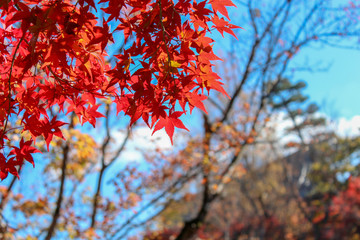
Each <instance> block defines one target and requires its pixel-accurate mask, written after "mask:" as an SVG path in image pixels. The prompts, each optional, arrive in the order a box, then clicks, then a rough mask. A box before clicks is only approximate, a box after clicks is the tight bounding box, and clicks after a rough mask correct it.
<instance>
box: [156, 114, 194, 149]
mask: <svg viewBox="0 0 360 240" xmlns="http://www.w3.org/2000/svg"><path fill="white" fill-rule="evenodd" d="M181 115H183V112H173V113H170V114H169V116H167V117H166V118H163V117H162V116H160V119H159V121H158V122H157V123H156V125H155V128H154V131H153V133H152V134H154V133H155V132H156V131H158V130H160V129H162V128H164V127H165V131H166V133H167V135H168V136H169V137H170V140H171V144H174V143H173V135H174V130H175V127H177V128H182V129H185V130H187V131H189V129H187V128H186V127H185V125H184V124H183V123H182V121H181V120H180V119H179V117H180V116H181Z"/></svg>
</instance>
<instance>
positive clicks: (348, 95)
mask: <svg viewBox="0 0 360 240" xmlns="http://www.w3.org/2000/svg"><path fill="white" fill-rule="evenodd" d="M306 56H309V59H310V56H311V58H313V59H311V62H313V63H315V64H316V63H317V62H318V61H321V63H322V64H320V65H322V66H328V67H329V68H328V69H327V70H326V71H319V72H312V73H311V72H302V73H297V74H296V75H295V78H296V79H299V80H300V79H302V80H305V81H306V82H307V83H308V87H307V88H306V90H305V93H306V94H307V95H308V96H309V97H310V100H311V101H315V102H316V103H318V104H319V106H320V107H321V109H322V110H323V111H324V113H326V114H327V115H329V116H330V117H336V118H340V117H344V118H346V119H350V118H352V117H354V116H356V115H360V93H359V91H360V51H359V50H354V49H340V48H333V47H323V48H319V49H312V48H308V49H306V50H304V52H302V53H300V55H299V56H298V57H299V59H306ZM314 67H317V66H314ZM332 115H333V116H332Z"/></svg>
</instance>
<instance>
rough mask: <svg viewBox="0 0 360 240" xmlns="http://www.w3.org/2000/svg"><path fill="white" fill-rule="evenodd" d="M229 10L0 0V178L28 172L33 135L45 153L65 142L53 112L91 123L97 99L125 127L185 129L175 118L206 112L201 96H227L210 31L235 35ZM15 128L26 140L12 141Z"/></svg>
mask: <svg viewBox="0 0 360 240" xmlns="http://www.w3.org/2000/svg"><path fill="white" fill-rule="evenodd" d="M227 6H234V4H233V3H232V2H231V1H230V0H227V1H219V0H211V1H208V0H205V1H198V2H197V1H189V0H180V1H172V0H157V1H153V0H125V1H116V0H101V1H99V2H98V3H96V2H94V0H78V1H72V0H65V1H59V0H1V1H0V9H1V19H0V21H1V27H0V32H1V33H0V39H1V40H0V51H1V59H0V62H1V64H0V65H1V66H0V81H1V84H0V88H1V90H0V93H1V94H0V134H1V140H0V149H1V152H0V178H1V179H4V178H6V177H7V176H8V173H11V174H13V175H15V176H18V170H19V168H18V167H21V166H22V164H23V162H24V161H28V162H30V163H31V164H33V165H34V160H33V157H32V154H33V153H36V152H38V151H39V150H38V149H36V148H35V147H33V143H34V142H35V141H36V140H37V139H38V138H39V137H43V138H44V139H45V141H46V144H47V149H48V150H49V144H50V142H51V141H52V140H53V138H54V136H57V137H60V138H64V136H63V133H62V131H61V127H63V126H64V125H66V124H67V123H65V122H63V121H60V120H59V119H58V118H57V114H56V113H57V112H63V113H66V114H70V113H74V114H76V116H77V117H78V119H80V121H81V123H82V124H84V123H86V122H89V123H90V124H92V125H93V126H95V123H96V119H97V118H100V117H104V115H103V114H101V113H100V112H99V111H98V108H99V106H100V101H101V100H102V101H103V102H104V101H105V102H111V103H115V104H116V108H117V113H119V112H124V113H125V114H126V115H128V116H130V118H131V123H130V124H133V123H134V122H136V121H137V120H138V119H140V118H142V119H143V120H144V121H145V123H146V124H147V125H148V126H149V127H150V128H152V129H153V131H154V132H155V131H158V130H160V129H162V128H165V131H166V133H167V134H168V135H169V137H170V139H171V141H172V137H173V133H174V129H175V127H176V128H182V129H187V128H186V127H185V126H184V124H183V123H182V121H181V120H180V119H179V118H180V117H181V116H182V115H183V114H185V113H186V111H187V109H188V108H189V109H190V112H191V110H192V109H193V108H194V107H197V108H200V109H201V110H203V111H206V110H205V107H204V105H203V100H205V99H206V98H207V97H206V96H205V95H204V94H206V93H208V92H210V90H215V91H219V92H221V93H222V94H225V95H226V92H225V91H224V89H223V87H222V83H221V82H220V77H219V76H218V75H217V74H216V73H214V72H213V71H212V66H213V64H212V61H214V60H220V59H219V58H218V57H217V56H216V55H215V54H214V52H213V44H212V43H213V42H214V40H213V39H212V38H210V37H209V36H208V33H211V32H212V31H213V30H217V31H218V32H220V33H221V34H223V33H224V32H227V33H229V34H231V35H233V36H235V34H234V32H233V31H232V29H234V28H237V27H236V26H234V25H232V24H230V23H229V22H228V20H229V16H228V12H227V10H226V7H227ZM235 37H236V36H235ZM110 44H112V45H111V47H110ZM113 52H115V53H114V54H113ZM110 61H111V62H112V64H110ZM50 112H52V113H55V114H53V115H52V116H53V117H52V116H51V115H49V113H50ZM18 128H20V129H21V131H22V133H23V134H28V135H30V137H31V138H28V139H24V138H21V139H19V141H18V142H13V141H10V139H9V137H8V135H9V134H10V133H11V131H13V130H14V129H18Z"/></svg>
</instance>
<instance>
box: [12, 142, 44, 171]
mask: <svg viewBox="0 0 360 240" xmlns="http://www.w3.org/2000/svg"><path fill="white" fill-rule="evenodd" d="M32 142H33V141H31V140H29V141H26V142H24V139H23V138H21V141H20V145H19V147H14V146H13V149H12V150H11V152H10V154H9V155H15V156H16V159H17V161H18V162H19V164H20V165H21V164H22V163H23V162H24V160H26V161H28V162H29V163H31V164H32V165H33V167H35V163H34V159H33V157H32V155H31V154H33V153H41V152H40V151H39V150H37V149H36V148H35V147H32V146H31V144H32Z"/></svg>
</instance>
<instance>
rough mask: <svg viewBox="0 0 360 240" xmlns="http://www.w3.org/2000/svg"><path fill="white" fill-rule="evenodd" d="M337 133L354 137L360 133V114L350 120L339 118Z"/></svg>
mask: <svg viewBox="0 0 360 240" xmlns="http://www.w3.org/2000/svg"><path fill="white" fill-rule="evenodd" d="M337 125H338V126H337V133H338V134H339V135H340V136H342V137H354V136H357V135H359V134H360V115H357V116H354V117H352V118H351V119H350V120H348V119H346V118H340V119H339V121H338V124H337Z"/></svg>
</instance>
